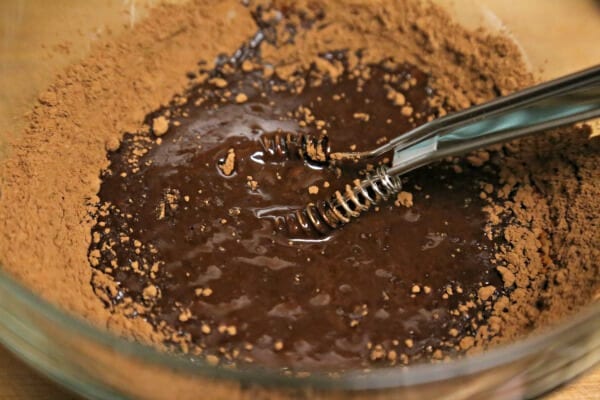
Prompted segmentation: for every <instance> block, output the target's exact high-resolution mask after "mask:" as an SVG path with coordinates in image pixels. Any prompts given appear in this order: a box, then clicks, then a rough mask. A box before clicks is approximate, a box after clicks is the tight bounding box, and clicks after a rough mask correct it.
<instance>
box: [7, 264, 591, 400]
mask: <svg viewBox="0 0 600 400" xmlns="http://www.w3.org/2000/svg"><path fill="white" fill-rule="evenodd" d="M0 290H2V291H5V292H7V293H8V294H9V295H11V296H13V297H15V298H16V299H17V300H18V301H20V302H22V303H23V304H24V305H25V306H26V307H28V308H32V309H34V310H35V311H36V312H38V313H42V314H43V315H44V317H45V318H47V319H48V320H50V321H51V322H52V323H55V324H57V325H58V326H59V327H60V328H63V329H65V330H69V331H71V332H73V334H77V335H81V336H83V337H84V338H85V339H87V340H90V341H92V342H94V343H95V344H100V345H101V346H106V347H108V348H110V349H111V350H112V351H117V352H120V353H121V354H123V355H125V356H132V355H133V356H134V357H135V358H136V361H137V360H143V361H144V362H148V361H149V362H151V363H152V364H154V365H158V366H160V367H167V368H169V369H172V370H175V371H184V372H185V373H186V374H188V375H190V376H192V375H201V376H203V377H206V378H217V379H225V380H231V381H238V382H245V383H259V384H262V385H265V386H278V387H290V388H292V387H306V386H311V387H314V388H323V389H326V388H329V389H338V390H339V389H342V390H368V389H369V390H372V389H391V388H398V387H406V386H413V385H420V384H427V383H434V382H439V381H444V380H448V379H456V378H460V377H465V376H468V375H470V374H474V373H478V372H483V371H487V370H490V369H493V368H494V367H498V366H502V365H507V364H509V363H511V362H513V361H516V360H518V359H523V358H526V357H528V356H531V355H533V354H535V353H537V352H539V351H541V350H542V349H545V348H547V347H549V346H550V345H552V344H555V343H558V342H559V339H561V338H562V339H564V338H567V337H569V336H574V335H577V333H578V329H577V328H578V327H580V326H582V325H583V326H585V325H586V324H590V323H592V322H593V321H595V320H597V322H600V302H592V303H591V304H589V305H587V306H585V307H583V308H582V309H581V310H579V311H578V312H577V313H576V314H574V315H572V316H570V317H567V318H565V321H563V322H561V323H558V324H556V325H555V326H552V327H551V328H548V329H545V330H544V331H543V332H539V333H533V334H531V335H530V336H527V337H525V338H523V339H522V340H518V341H516V342H513V343H509V344H505V345H498V346H494V347H493V348H492V349H490V350H487V351H484V352H481V353H478V354H474V355H469V356H466V357H463V358H459V359H455V360H452V361H448V362H441V363H434V364H425V363H423V364H417V365H413V366H410V367H398V366H396V367H381V368H377V369H373V370H371V371H370V372H369V373H367V374H365V373H364V372H363V371H359V370H349V371H345V372H341V373H336V376H335V377H332V376H329V375H327V374H324V373H314V374H311V375H309V376H307V377H297V376H285V375H282V374H281V372H280V371H279V370H278V369H273V368H264V367H262V368H258V367H252V366H250V367H245V368H243V369H231V368H226V367H223V366H214V365H210V364H208V363H207V362H204V361H203V360H197V359H196V360H191V359H190V358H189V357H186V356H185V355H177V354H173V353H167V352H164V351H159V350H158V349H156V348H153V347H152V346H150V345H144V344H142V343H139V342H134V341H130V340H127V339H125V338H122V337H119V336H117V335H115V334H113V333H111V332H109V331H108V330H103V329H101V328H99V327H96V326H94V325H92V324H91V323H89V322H87V321H85V320H84V319H82V318H79V317H77V316H75V315H72V314H70V313H68V312H67V311H64V310H61V309H60V308H59V307H58V306H57V305H55V304H53V303H50V302H48V301H46V300H44V299H43V298H42V297H40V296H38V295H37V294H36V293H34V292H33V291H31V290H29V289H28V288H27V287H25V286H24V285H23V284H22V283H21V282H19V281H18V280H17V279H15V278H14V277H12V276H10V274H9V273H7V272H6V271H5V270H4V269H3V268H2V266H1V265H0ZM17 350H18V349H17Z"/></svg>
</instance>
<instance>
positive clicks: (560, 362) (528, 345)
mask: <svg viewBox="0 0 600 400" xmlns="http://www.w3.org/2000/svg"><path fill="white" fill-rule="evenodd" d="M140 3H145V4H146V3H147V4H146V5H148V6H152V3H154V2H152V1H146V2H140V1H134V0H105V1H97V0H94V1H86V2H82V1H76V0H56V1H53V2H47V1H44V0H36V1H33V0H30V1H25V0H9V1H3V2H1V3H0V35H1V36H0V156H1V155H2V138H6V137H7V135H13V136H14V135H17V134H19V132H20V131H21V129H22V118H21V116H22V115H23V112H24V111H25V110H27V109H28V108H29V107H30V106H31V105H32V104H33V101H34V99H35V96H36V94H37V93H38V92H39V91H40V90H41V89H42V88H43V87H44V86H45V85H47V84H48V83H49V81H50V79H51V78H52V76H53V75H54V74H55V73H56V71H58V70H59V69H60V68H62V67H64V66H65V65H67V64H69V63H71V62H73V61H74V60H77V59H79V58H81V57H82V56H83V55H85V53H86V51H87V49H88V48H89V45H90V43H92V42H94V41H95V40H97V39H98V38H99V37H101V36H103V35H104V34H105V33H106V32H107V31H108V30H111V31H112V32H118V31H120V30H122V29H124V28H123V26H124V25H133V24H135V23H136V21H138V20H139V19H140V18H143V16H144V14H145V11H146V8H145V7H141V6H140ZM440 3H443V4H444V5H445V6H447V7H448V8H449V11H450V12H451V13H452V14H454V15H455V17H456V18H457V19H458V20H459V21H460V22H462V23H463V24H465V25H467V26H469V27H478V26H484V27H485V28H486V29H489V30H492V31H495V32H502V33H504V34H507V35H511V36H512V37H513V38H514V40H515V41H516V42H517V43H518V44H519V45H520V46H521V48H522V50H523V54H524V55H525V57H526V59H527V61H528V63H529V65H530V66H531V69H532V71H533V72H534V73H536V74H538V76H540V77H541V78H550V77H554V76H558V75H560V74H564V73H567V72H571V71H574V70H576V69H580V68H584V67H586V66H590V65H593V64H597V63H599V62H600V48H599V47H598V46H597V43H598V41H599V40H600V24H598V23H597V21H598V18H600V7H599V5H598V3H597V2H595V1H593V0H590V1H584V0H580V1H577V2H566V1H564V2H546V1H543V0H541V1H538V0H536V1H534V0H530V1H528V2H504V1H500V0H481V1H473V0H460V1H458V0H457V1H454V2H453V3H452V5H448V2H442V1H440ZM573 21H577V23H574V22H573ZM572 38H576V40H572ZM65 41H68V42H69V51H68V52H65V53H64V55H63V56H61V57H54V58H52V59H48V58H47V57H46V56H45V55H46V54H47V53H45V50H44V49H47V48H53V46H60V45H61V44H63V43H65ZM42 46H43V47H42ZM40 60H43V62H40ZM0 341H1V342H2V343H3V344H4V345H6V346H7V347H8V348H9V349H11V350H12V351H13V352H14V353H16V354H17V355H18V356H20V357H21V358H22V359H23V360H25V361H26V362H27V363H29V364H31V365H32V366H34V367H35V368H36V369H38V370H39V371H41V372H42V373H44V374H46V375H47V376H49V377H51V378H52V379H54V380H56V381H58V382H60V383H62V384H64V385H65V386H67V387H69V388H70V389H72V390H74V391H76V392H78V393H80V394H82V395H84V396H86V397H89V398H92V399H107V398H110V399H129V398H137V399H165V398H169V399H171V398H178V399H188V398H189V399H192V398H193V399H197V398H210V399H219V398H223V399H232V398H239V399H245V398H253V399H260V398H281V399H286V398H323V399H325V398H327V399H330V398H331V399H334V398H369V399H387V398H404V399H413V398H414V399H429V398H449V399H457V400H459V399H467V398H468V399H472V398H486V399H520V398H529V397H534V396H537V395H540V394H542V393H544V392H546V391H548V390H550V389H552V388H554V387H556V386H558V385H560V384H561V383H563V382H565V381H566V380H569V379H571V378H572V377H573V376H575V375H576V374H579V373H580V372H582V371H584V370H585V369H587V368H589V367H591V366H592V365H594V364H596V363H598V361H600V303H598V302H595V303H593V304H591V305H589V306H588V307H587V308H585V309H584V310H581V311H580V312H579V313H578V314H577V315H575V316H573V317H571V318H569V319H568V320H565V321H564V322H563V323H562V324H561V325H559V326H556V327H554V328H552V329H551V330H548V331H546V332H544V333H542V334H537V335H534V336H531V337H528V338H526V339H523V340H521V341H519V342H517V343H514V344H510V345H506V346H503V347H498V348H494V349H492V350H491V351H488V352H486V353H483V354H479V355H474V356H470V357H467V358H465V359H461V360H455V361H451V362H448V363H443V364H431V365H429V364H427V365H416V366H411V367H408V368H387V369H381V370H376V371H375V372H372V373H370V374H363V373H361V372H358V371H356V372H348V373H344V374H341V375H340V376H339V377H336V378H332V377H328V376H318V375H316V376H310V377H307V378H299V377H285V376H281V375H280V374H279V373H277V372H276V371H270V370H265V369H252V370H243V371H242V370H231V369H226V368H221V367H213V366H209V365H208V364H204V363H201V362H198V361H192V360H189V359H186V358H185V357H183V356H180V357H178V356H175V355H168V354H164V353H160V352H158V351H156V350H154V349H152V348H149V347H145V346H142V345H140V344H137V343H132V342H128V341H126V340H123V339H120V338H117V337H116V336H113V335H111V334H109V333H107V332H104V331H102V330H100V329H98V328H96V327H93V326H91V325H89V324H88V323H87V322H85V321H83V320H80V319H78V318H77V317H74V316H72V315H69V314H67V313H65V312H64V311H61V310H60V309H59V308H57V307H56V306H54V305H53V304H50V303H48V302H46V301H44V300H43V299H42V298H40V297H39V296H38V295H36V294H34V293H33V292H31V291H29V290H28V289H27V288H25V287H23V286H22V285H21V284H20V283H19V282H17V281H15V280H14V279H13V278H12V277H11V276H9V275H7V274H6V273H5V272H3V271H2V270H0Z"/></svg>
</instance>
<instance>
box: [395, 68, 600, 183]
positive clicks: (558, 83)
mask: <svg viewBox="0 0 600 400" xmlns="http://www.w3.org/2000/svg"><path fill="white" fill-rule="evenodd" d="M595 117H600V65H599V66H595V67H593V68H589V69H586V70H584V71H581V72H578V73H575V74H571V75H567V76H565V77H562V78H559V79H555V80H552V81H549V82H545V83H542V84H540V85H537V86H533V87H530V88H528V89H525V90H522V91H519V92H516V93H513V94H511V95H509V96H505V97H500V98H498V99H496V100H492V101H490V102H488V103H484V104H481V105H478V106H475V107H471V108H469V109H466V110H464V111H460V112H457V113H454V114H449V115H447V116H445V117H443V118H439V119H437V120H434V121H431V122H429V123H427V124H424V125H422V126H421V127H419V128H416V129H414V130H412V131H410V132H409V133H407V134H405V135H402V136H400V138H399V139H402V140H401V141H399V143H396V144H395V145H394V146H392V147H393V149H394V158H393V161H392V166H391V167H390V169H389V171H388V173H390V174H392V175H396V174H403V173H406V172H408V171H411V170H413V169H415V168H418V167H421V166H423V165H426V164H429V163H431V162H433V161H436V160H440V159H443V158H445V157H448V156H455V155H459V154H463V153H466V152H469V151H473V150H476V149H479V148H483V147H487V146H490V145H493V144H496V143H501V142H507V141H510V140H513V139H516V138H518V137H521V136H524V135H527V134H530V133H535V132H539V131H543V130H546V129H551V128H556V127H559V126H562V125H567V124H571V123H574V122H579V121H585V120H588V119H592V118H595ZM396 142H398V141H396Z"/></svg>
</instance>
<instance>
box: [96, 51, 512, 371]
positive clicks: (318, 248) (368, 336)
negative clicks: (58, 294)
mask: <svg viewBox="0 0 600 400" xmlns="http://www.w3.org/2000/svg"><path fill="white" fill-rule="evenodd" d="M326 57H329V59H333V58H338V59H340V60H343V58H342V55H341V54H329V55H327V56H326ZM297 78H298V80H297V81H296V84H292V83H288V82H281V81H278V80H276V79H275V78H272V77H271V78H265V77H264V76H263V74H262V71H260V70H259V71H247V72H241V71H240V72H232V73H230V74H228V75H224V76H223V77H222V78H218V79H212V80H209V81H208V82H205V83H203V84H201V85H200V86H198V87H196V88H194V89H193V90H191V91H190V92H189V96H188V97H187V98H185V99H183V100H175V101H174V103H173V104H172V105H171V106H170V108H167V109H163V110H159V111H157V112H156V113H154V114H152V115H150V116H148V124H149V125H150V126H152V124H153V121H159V122H160V123H163V122H164V121H163V120H162V119H160V120H158V118H160V117H164V119H166V120H167V122H168V126H167V129H166V132H165V133H164V134H162V135H161V136H160V137H158V136H156V135H155V134H152V133H143V132H141V133H136V134H128V135H126V137H125V139H124V140H123V143H122V145H121V147H120V149H119V150H118V151H116V152H113V153H111V154H110V161H111V166H110V168H109V170H107V171H106V172H105V173H104V176H103V184H102V187H101V191H100V194H99V196H100V199H101V202H102V204H103V206H102V207H101V209H100V213H99V218H98V224H97V225H96V226H95V228H94V230H93V237H94V241H93V243H92V245H91V247H90V260H91V262H92V265H93V266H94V267H95V268H98V269H100V270H102V271H104V272H106V273H108V274H109V275H111V276H112V277H114V279H115V281H117V282H119V283H120V288H121V290H120V291H118V292H109V293H106V296H105V298H107V299H109V301H110V303H111V305H118V304H120V303H122V302H134V303H139V307H138V311H137V312H138V313H139V314H142V315H143V316H144V317H145V318H147V319H148V320H149V321H150V322H151V323H152V324H153V325H154V326H155V327H156V329H158V330H160V331H162V332H168V333H170V338H171V340H170V341H169V343H170V344H172V345H173V346H176V347H178V348H179V349H181V350H183V351H186V352H189V353H191V354H195V355H199V354H202V355H206V356H208V358H207V359H208V360H209V361H212V362H217V361H216V360H221V361H222V362H225V363H236V364H238V365H240V364H245V363H256V364H260V365H266V366H276V367H289V368H292V369H294V370H314V369H329V370H331V369H335V370H339V369H344V368H353V367H363V366H369V365H394V364H397V363H398V364H402V363H408V362H412V361H416V360H421V359H431V358H436V359H441V358H443V357H445V356H446V355H448V354H452V353H455V352H460V351H461V346H460V342H461V340H462V339H463V338H465V337H466V336H469V335H473V332H474V331H475V329H476V328H477V324H479V323H480V321H481V320H482V319H484V318H485V317H486V313H487V312H488V311H487V310H486V309H485V307H484V306H483V305H481V303H480V302H475V301H474V299H475V297H476V294H477V291H478V290H479V289H480V288H481V287H482V286H487V285H494V286H496V287H499V288H500V287H502V284H501V281H500V278H499V276H498V274H497V273H496V272H495V271H494V265H493V262H492V261H491V259H492V258H493V246H494V243H492V241H490V240H489V239H487V238H486V236H485V235H484V225H485V218H484V214H483V212H482V211H481V208H482V206H483V204H484V203H483V200H481V199H480V197H479V194H480V191H481V184H482V182H484V181H489V180H491V179H494V177H493V174H492V172H491V171H487V170H485V169H477V170H473V169H471V167H469V166H465V165H463V166H458V165H457V164H453V163H448V164H440V165H436V166H432V167H428V168H424V169H422V170H419V171H416V172H414V173H412V174H410V175H409V176H407V177H405V178H404V187H405V188H406V189H405V190H406V191H408V192H410V193H411V194H412V198H411V197H410V194H409V193H404V194H403V195H402V196H404V197H402V198H399V199H398V201H397V202H396V204H394V202H390V203H388V204H384V205H381V206H380V207H378V208H377V209H376V210H375V211H371V212H369V213H366V214H365V215H364V216H363V217H361V218H360V219H359V220H357V221H356V222H355V223H352V224H349V225H347V226H345V227H343V228H342V229H340V230H338V231H336V232H335V233H334V234H332V235H330V236H328V237H325V238H320V239H306V238H304V237H291V236H289V235H288V234H287V231H286V230H285V229H284V227H282V226H281V224H280V221H281V217H282V216H284V215H286V214H287V213H289V211H290V210H294V209H297V208H299V207H302V206H304V205H305V204H306V203H307V202H309V201H315V200H317V199H321V198H324V197H326V196H329V195H331V194H332V193H333V192H334V191H335V190H337V189H341V188H343V187H344V185H345V184H346V183H348V182H351V181H352V180H353V179H355V178H357V177H360V174H361V173H363V172H364V171H361V169H364V168H365V166H364V165H361V166H348V167H344V168H343V170H342V169H339V168H337V167H335V166H327V165H326V164H321V165H319V164H316V163H310V162H307V160H304V159H302V158H300V157H289V158H288V157H275V156H274V155H273V154H268V151H267V150H266V149H265V147H264V145H263V143H262V142H261V141H262V140H263V138H264V137H265V135H267V136H268V135H275V134H278V133H280V134H285V133H291V134H294V135H299V134H310V135H312V136H313V137H320V136H322V135H324V134H326V135H327V137H328V139H329V143H330V145H331V147H332V148H335V149H336V150H349V149H354V148H356V149H359V150H360V149H370V148H373V147H375V146H376V145H378V144H380V143H382V142H383V141H385V140H387V139H389V138H392V137H395V136H397V135H398V134H401V133H402V132H405V131H407V130H409V129H411V128H413V127H414V126H416V125H418V124H421V123H423V122H425V121H427V119H428V118H431V117H432V116H436V114H437V113H438V110H439V108H438V107H437V106H436V105H435V101H434V100H435V93H433V91H432V89H431V88H430V87H429V86H428V78H427V76H426V75H425V74H424V73H423V72H421V71H419V70H417V69H416V68H415V67H412V66H410V65H399V66H394V65H392V64H391V63H383V64H381V65H377V66H362V67H361V66H359V67H358V68H356V69H354V70H352V71H350V72H344V73H343V74H341V75H340V76H339V77H337V79H336V82H333V81H332V80H331V79H329V78H328V77H327V76H325V77H323V76H321V75H320V74H318V73H317V71H315V70H312V71H308V72H304V73H303V74H302V75H298V76H297ZM298 82H300V83H298ZM155 129H156V127H155ZM155 133H157V134H158V133H162V132H158V131H155ZM385 161H386V160H381V162H385ZM371 167H373V166H367V167H366V168H371ZM461 169H464V170H467V173H460V170H461ZM409 200H411V201H409ZM411 203H412V204H411ZM96 290H97V291H98V292H102V290H103V289H102V288H100V287H96ZM215 356H216V357H215Z"/></svg>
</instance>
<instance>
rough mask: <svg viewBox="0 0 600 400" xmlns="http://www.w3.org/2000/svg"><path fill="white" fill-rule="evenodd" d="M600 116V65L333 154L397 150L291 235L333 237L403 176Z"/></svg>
mask: <svg viewBox="0 0 600 400" xmlns="http://www.w3.org/2000/svg"><path fill="white" fill-rule="evenodd" d="M599 116H600V66H595V67H593V68H590V69H587V70H584V71H581V72H578V73H575V74H571V75H567V76H565V77H562V78H559V79H555V80H553V81H549V82H546V83H543V84H540V85H537V86H533V87H531V88H528V89H525V90H522V91H519V92H516V93H514V94H511V95H509V96H504V97H500V98H498V99H495V100H492V101H490V102H488V103H485V104H481V105H478V106H475V107H471V108H468V109H466V110H464V111H460V112H457V113H454V114H449V115H447V116H445V117H442V118H439V119H437V120H433V121H431V122H428V123H426V124H424V125H421V126H420V127H418V128H416V129H414V130H412V131H410V132H408V133H405V134H403V135H401V136H398V137H396V138H394V139H393V140H391V141H390V142H388V143H387V144H385V145H383V146H381V147H378V148H376V149H374V150H372V151H367V152H352V153H331V154H330V157H331V159H332V160H346V159H348V160H354V161H363V160H365V159H370V158H373V157H378V156H381V155H383V154H385V153H387V152H389V151H393V152H394V156H393V160H392V164H391V166H389V167H386V166H383V167H380V168H379V169H377V170H376V172H375V173H373V174H371V175H368V176H367V177H366V178H365V179H363V180H357V181H355V182H354V183H353V185H352V186H350V185H349V186H346V188H345V190H344V191H337V192H336V193H335V194H334V196H332V197H331V198H330V199H327V200H323V201H319V202H316V203H309V204H307V205H306V206H305V207H304V208H303V209H301V210H297V211H296V212H294V213H292V214H290V215H289V216H288V217H287V218H286V222H287V225H288V228H289V231H290V233H292V234H295V233H298V232H299V231H304V232H305V233H311V232H316V233H318V234H327V233H328V232H330V231H331V230H333V229H336V228H339V227H340V226H342V225H344V224H346V223H348V222H350V221H351V220H352V219H353V218H357V217H358V216H359V215H360V214H361V213H362V212H364V211H366V210H368V209H369V208H371V206H372V205H373V204H377V203H378V202H381V201H385V200H387V199H389V198H390V197H391V196H393V195H394V194H396V193H397V192H399V191H400V190H401V188H402V185H401V182H400V175H402V174H404V173H407V172H409V171H412V170H414V169H416V168H419V167H422V166H424V165H427V164H430V163H432V162H434V161H437V160H441V159H444V158H446V157H449V156H456V155H459V154H463V153H466V152H469V151H473V150H476V149H479V148H483V147H487V146H490V145H493V144H496V143H501V142H507V141H510V140H513V139H516V138H518V137H521V136H524V135H527V134H530V133H535V132H539V131H542V130H546V129H550V128H555V127H559V126H562V125H567V124H571V123H575V122H579V121H585V120H589V119H592V118H596V117H599Z"/></svg>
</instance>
